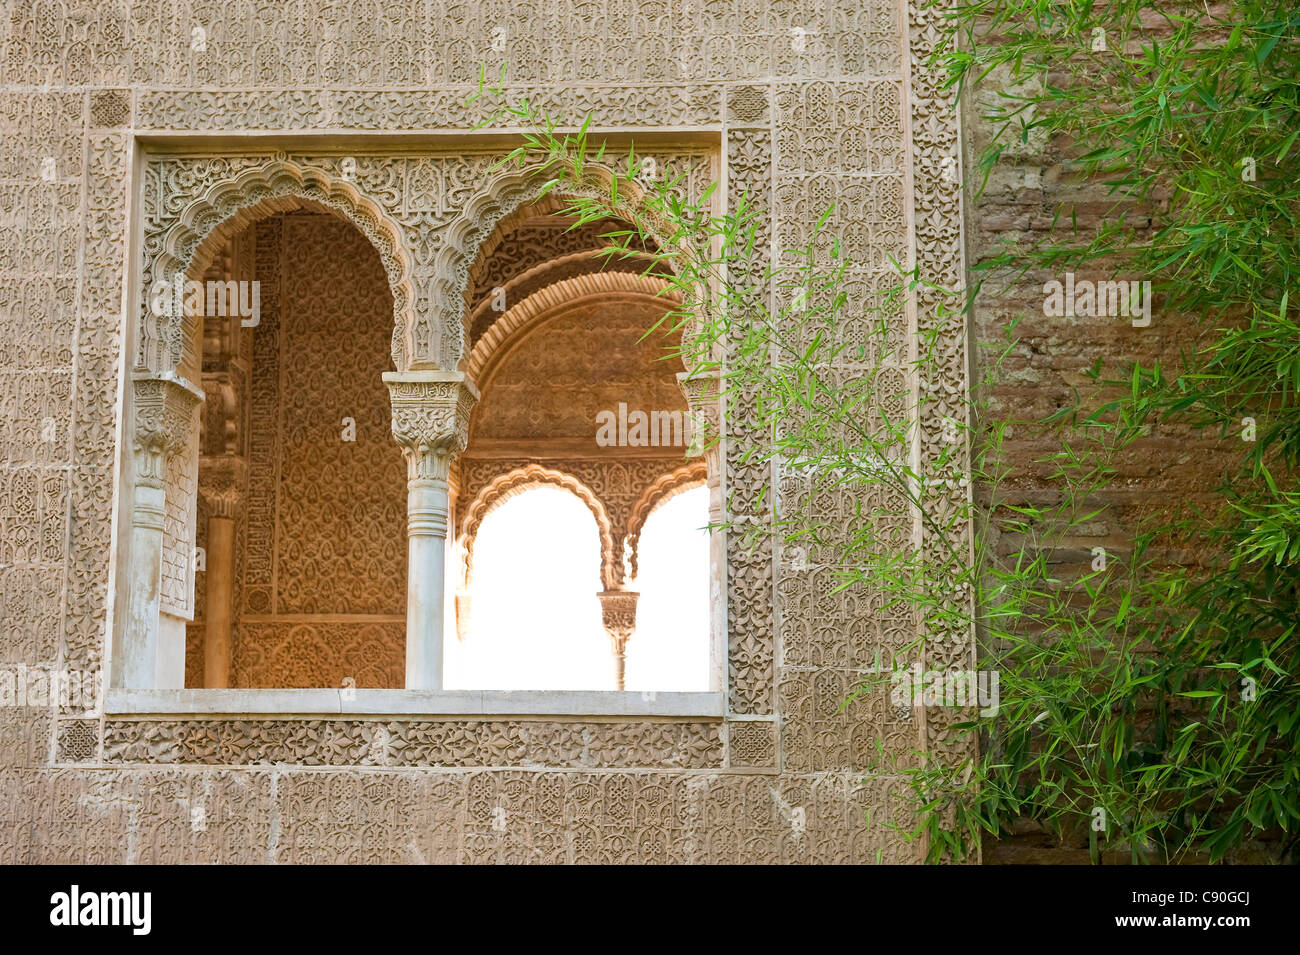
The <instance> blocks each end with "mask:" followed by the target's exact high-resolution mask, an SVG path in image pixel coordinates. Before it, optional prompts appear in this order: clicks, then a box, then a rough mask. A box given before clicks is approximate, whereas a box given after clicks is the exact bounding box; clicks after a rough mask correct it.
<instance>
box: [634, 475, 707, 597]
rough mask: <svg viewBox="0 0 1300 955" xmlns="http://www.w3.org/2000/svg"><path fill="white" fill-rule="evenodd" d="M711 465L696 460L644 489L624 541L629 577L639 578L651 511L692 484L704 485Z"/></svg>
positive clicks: (636, 504)
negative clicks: (643, 533) (639, 550)
mask: <svg viewBox="0 0 1300 955" xmlns="http://www.w3.org/2000/svg"><path fill="white" fill-rule="evenodd" d="M708 476H709V475H708V467H707V465H706V464H705V463H704V461H702V460H699V461H692V462H691V463H690V464H684V465H682V466H681V467H680V468H678V469H677V470H676V471H672V472H670V473H668V474H665V475H664V476H663V477H661V478H658V479H657V480H656V481H655V482H654V483H653V484H651V485H650V486H649V487H647V488H646V489H645V490H643V491H642V492H641V495H640V496H639V497H638V498H637V499H636V503H635V504H633V505H632V509H631V511H629V513H628V520H627V537H626V538H625V539H624V542H623V553H624V554H625V555H626V559H627V566H628V578H629V579H630V580H635V579H636V575H637V547H638V546H639V545H640V542H641V531H643V530H644V529H645V525H646V521H648V520H649V519H650V515H651V514H653V513H654V512H655V510H656V509H657V508H658V507H659V506H660V505H662V504H666V503H667V502H668V501H669V500H670V499H671V498H674V497H676V496H677V495H678V494H681V493H682V492H683V491H688V490H690V489H691V488H696V487H703V486H704V485H705V484H706V483H707V482H708Z"/></svg>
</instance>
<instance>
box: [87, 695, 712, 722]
mask: <svg viewBox="0 0 1300 955" xmlns="http://www.w3.org/2000/svg"><path fill="white" fill-rule="evenodd" d="M725 705H726V704H725V699H724V697H723V694H721V693H652V692H641V691H638V690H609V691H601V690H348V689H313V690H122V689H114V690H109V691H108V694H107V700H106V705H105V707H104V709H105V713H106V715H108V716H163V715H166V716H192V717H207V716H340V715H341V716H351V715H355V716H394V717H406V716H412V717H470V716H473V717H480V716H536V717H552V716H677V717H681V716H691V717H703V718H709V719H721V718H722V717H723V715H724V713H725Z"/></svg>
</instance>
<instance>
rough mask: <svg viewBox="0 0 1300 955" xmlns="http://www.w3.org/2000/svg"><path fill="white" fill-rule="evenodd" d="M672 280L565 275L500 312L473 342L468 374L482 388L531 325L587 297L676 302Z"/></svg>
mask: <svg viewBox="0 0 1300 955" xmlns="http://www.w3.org/2000/svg"><path fill="white" fill-rule="evenodd" d="M669 288H670V286H669V283H668V282H667V281H666V280H664V279H662V278H658V277H655V276H649V275H642V274H641V273H639V272H590V273H588V274H586V275H578V276H575V277H573V278H569V279H563V280H561V281H559V282H556V283H554V284H552V285H548V286H546V287H545V288H543V289H541V290H540V291H537V292H534V293H533V294H532V295H529V296H528V297H527V298H525V299H524V300H523V301H522V302H520V303H519V304H517V305H515V306H514V307H513V308H511V309H508V310H507V311H505V312H503V313H502V314H501V317H500V318H498V319H497V320H496V321H495V322H493V323H492V325H491V326H489V327H488V329H487V330H486V331H485V332H484V333H483V334H482V335H481V336H480V337H479V340H478V341H477V342H475V343H474V347H473V349H472V350H471V351H470V353H469V357H468V359H467V360H466V362H465V374H466V375H467V376H468V377H469V378H470V380H471V381H473V382H474V383H475V384H476V385H478V386H479V388H480V390H482V388H483V387H485V386H486V383H487V381H488V380H489V379H490V378H491V376H492V374H493V372H495V370H496V368H497V366H498V365H499V363H500V361H501V359H502V358H503V357H504V355H505V354H506V353H507V352H508V351H509V349H510V347H511V346H512V345H513V344H514V343H516V342H518V341H519V340H520V339H521V338H522V337H523V336H524V335H526V334H527V333H528V332H529V331H530V330H531V329H533V328H534V327H537V326H539V325H541V324H543V323H545V322H546V321H548V320H550V319H552V318H555V317H557V314H558V313H559V312H560V311H561V310H563V311H568V310H569V309H570V308H577V307H579V306H581V305H583V304H584V303H586V302H587V300H589V299H591V298H595V297H600V296H610V295H616V296H618V297H620V298H622V299H636V300H641V301H650V302H652V303H657V304H661V305H663V306H664V307H665V310H666V309H668V308H671V307H673V306H674V305H676V304H677V301H678V300H677V298H676V296H675V295H672V294H670V293H668V292H667V290H668V289H669Z"/></svg>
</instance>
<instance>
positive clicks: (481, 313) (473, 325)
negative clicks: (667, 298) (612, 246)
mask: <svg viewBox="0 0 1300 955" xmlns="http://www.w3.org/2000/svg"><path fill="white" fill-rule="evenodd" d="M598 251H599V250H598V249H596V248H590V249H583V250H582V251H579V252H570V253H568V254H567V255H557V256H555V257H554V258H550V259H547V260H546V261H545V262H539V263H538V264H536V265H534V266H532V267H530V268H528V269H526V270H524V271H523V272H520V273H518V274H516V275H515V276H514V277H513V278H510V279H508V280H507V281H506V283H505V284H504V285H503V286H501V288H502V289H503V290H504V292H505V298H506V300H507V301H513V302H519V301H522V300H523V299H525V298H527V297H528V296H529V295H532V294H534V293H536V292H539V291H541V290H542V289H544V288H546V287H547V286H548V285H554V284H555V283H556V282H560V281H563V280H564V279H572V278H577V277H579V276H581V275H591V274H594V273H597V272H626V273H631V274H633V275H648V276H649V277H663V276H664V272H663V269H662V267H661V266H659V265H658V264H657V263H655V262H654V261H652V260H651V259H650V258H649V257H647V256H636V257H634V258H628V259H605V258H602V257H601V256H599V255H598V254H597V253H598ZM647 270H649V271H647ZM470 279H471V281H475V282H476V281H477V279H476V278H475V277H474V276H472V275H471V276H470ZM662 285H663V287H664V288H665V289H667V287H668V286H669V283H668V282H667V281H664V282H663V283H662ZM494 300H495V296H494V295H493V294H491V293H488V294H486V295H483V296H482V297H480V298H479V299H478V300H477V301H476V302H475V303H474V306H473V309H472V311H471V313H470V316H469V320H468V322H467V326H466V327H468V328H469V329H470V330H471V337H472V340H471V350H472V345H473V344H477V342H478V339H479V337H481V336H482V333H483V332H484V331H485V330H486V327H490V326H491V325H492V323H493V322H495V321H497V320H498V319H499V318H500V317H501V313H500V312H499V311H498V312H494V311H493V308H492V306H493V304H494ZM679 301H680V296H678V295H674V296H673V302H674V304H676V303H677V302H679Z"/></svg>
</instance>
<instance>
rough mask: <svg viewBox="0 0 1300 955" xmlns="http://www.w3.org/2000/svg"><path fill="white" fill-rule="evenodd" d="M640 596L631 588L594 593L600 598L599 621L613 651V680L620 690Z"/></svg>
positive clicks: (634, 628) (634, 629) (634, 630)
mask: <svg viewBox="0 0 1300 955" xmlns="http://www.w3.org/2000/svg"><path fill="white" fill-rule="evenodd" d="M640 596H641V595H640V594H639V593H637V592H636V591H633V590H602V591H600V592H599V593H597V594H596V597H597V598H599V600H600V617H601V622H602V623H603V624H604V625H605V632H606V633H607V634H609V640H610V644H611V648H612V649H613V651H614V682H615V685H616V686H617V688H618V689H620V690H621V689H623V673H624V665H625V662H626V660H627V642H628V641H629V640H631V639H632V635H633V634H634V633H636V602H637V598H638V597H640Z"/></svg>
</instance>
